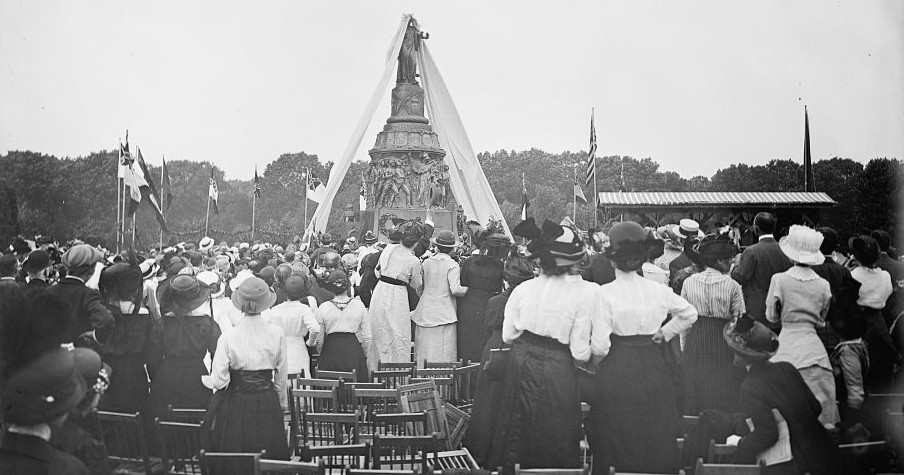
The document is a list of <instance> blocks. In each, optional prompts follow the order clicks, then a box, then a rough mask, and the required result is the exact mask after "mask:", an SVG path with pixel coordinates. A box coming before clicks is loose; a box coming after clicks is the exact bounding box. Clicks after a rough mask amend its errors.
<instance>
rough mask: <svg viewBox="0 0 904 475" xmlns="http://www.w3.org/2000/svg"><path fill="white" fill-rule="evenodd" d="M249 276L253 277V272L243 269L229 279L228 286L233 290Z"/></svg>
mask: <svg viewBox="0 0 904 475" xmlns="http://www.w3.org/2000/svg"><path fill="white" fill-rule="evenodd" d="M250 277H254V274H252V273H251V272H245V271H242V272H239V273H238V274H236V275H235V277H233V278H232V280H230V281H229V288H230V289H232V291H233V292H235V290H236V289H238V288H239V286H240V285H242V282H244V281H246V280H248V278H250Z"/></svg>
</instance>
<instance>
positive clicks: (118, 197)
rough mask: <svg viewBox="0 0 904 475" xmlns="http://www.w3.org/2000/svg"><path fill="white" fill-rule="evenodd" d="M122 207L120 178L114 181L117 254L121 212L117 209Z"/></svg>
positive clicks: (117, 170)
mask: <svg viewBox="0 0 904 475" xmlns="http://www.w3.org/2000/svg"><path fill="white" fill-rule="evenodd" d="M116 174H117V175H118V174H119V159H117V160H116ZM120 206H122V178H117V179H116V253H117V254H119V252H120V251H121V244H122V243H121V238H122V236H120V235H119V218H120V216H121V214H122V213H121V211H120V210H119V207H120Z"/></svg>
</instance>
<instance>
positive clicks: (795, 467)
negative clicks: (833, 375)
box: [723, 315, 842, 474]
mask: <svg viewBox="0 0 904 475" xmlns="http://www.w3.org/2000/svg"><path fill="white" fill-rule="evenodd" d="M723 336H724V337H725V341H726V342H727V343H728V346H729V348H731V350H732V351H733V352H734V355H735V365H736V366H740V367H744V368H747V377H746V379H744V382H743V383H742V384H741V393H740V398H739V404H738V405H739V408H740V410H741V411H742V412H743V413H744V415H745V416H747V427H746V428H740V429H742V430H738V431H737V432H738V435H742V437H740V438H737V437H732V438H730V439H734V440H735V441H736V442H737V446H738V450H737V451H736V452H735V463H742V464H754V463H756V461H757V456H759V455H760V454H762V453H763V451H765V450H766V449H769V448H770V447H773V446H775V445H776V443H777V442H781V441H780V440H779V426H778V424H779V423H778V422H777V419H776V415H775V411H778V414H779V415H780V416H781V418H782V419H784V420H785V422H786V423H787V425H788V433H789V435H790V437H789V438H790V440H789V441H788V446H789V448H790V450H791V460H790V461H784V462H780V463H775V464H770V463H769V461H768V460H767V461H766V463H767V464H768V465H769V469H768V471H767V472H766V473H783V474H784V473H788V474H799V473H814V474H815V473H821V474H834V473H840V472H841V467H842V464H841V457H840V455H839V453H838V447H837V446H836V445H835V443H834V442H832V439H831V438H830V437H829V433H828V432H827V431H826V429H825V428H824V427H823V426H822V424H821V423H820V422H819V414H820V412H822V406H820V404H819V401H817V400H816V397H815V396H813V393H812V392H811V391H810V388H809V387H808V386H807V383H805V382H804V380H803V378H802V377H801V376H800V373H799V372H798V371H797V369H796V368H795V367H794V366H793V365H792V364H790V363H787V362H779V363H770V362H769V358H771V357H772V356H773V355H774V354H775V352H776V350H778V338H777V337H776V336H775V334H774V333H772V331H771V330H769V329H768V328H766V326H765V325H763V324H761V323H759V322H756V321H754V320H753V319H751V318H750V317H749V316H746V315H745V316H743V317H741V318H739V319H738V320H737V321H736V323H733V324H732V323H730V324H728V325H726V326H725V330H723ZM736 429H737V428H736ZM729 442H730V443H731V442H732V441H731V440H730V441H729Z"/></svg>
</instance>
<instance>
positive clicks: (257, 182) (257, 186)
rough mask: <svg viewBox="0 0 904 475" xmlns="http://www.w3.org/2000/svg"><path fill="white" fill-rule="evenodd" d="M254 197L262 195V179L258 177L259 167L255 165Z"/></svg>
mask: <svg viewBox="0 0 904 475" xmlns="http://www.w3.org/2000/svg"><path fill="white" fill-rule="evenodd" d="M254 197H255V198H260V197H261V181H260V179H259V178H258V177H257V167H254Z"/></svg>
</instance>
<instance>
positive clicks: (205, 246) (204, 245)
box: [198, 236, 214, 252]
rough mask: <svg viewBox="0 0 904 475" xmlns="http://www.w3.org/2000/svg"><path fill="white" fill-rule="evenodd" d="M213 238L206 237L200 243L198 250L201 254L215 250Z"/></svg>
mask: <svg viewBox="0 0 904 475" xmlns="http://www.w3.org/2000/svg"><path fill="white" fill-rule="evenodd" d="M213 244H214V242H213V238H212V237H210V236H205V237H203V238H202V239H201V242H199V243H198V250H199V251H201V252H207V251H209V250H210V249H211V248H213Z"/></svg>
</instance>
